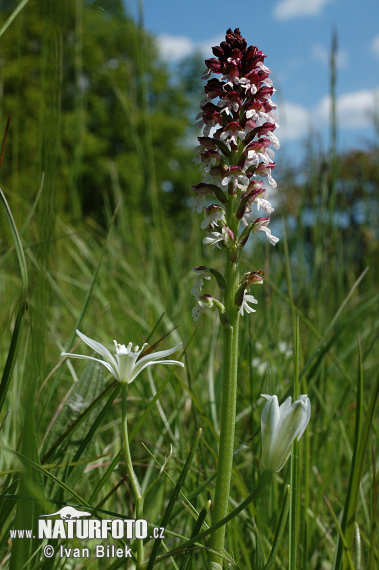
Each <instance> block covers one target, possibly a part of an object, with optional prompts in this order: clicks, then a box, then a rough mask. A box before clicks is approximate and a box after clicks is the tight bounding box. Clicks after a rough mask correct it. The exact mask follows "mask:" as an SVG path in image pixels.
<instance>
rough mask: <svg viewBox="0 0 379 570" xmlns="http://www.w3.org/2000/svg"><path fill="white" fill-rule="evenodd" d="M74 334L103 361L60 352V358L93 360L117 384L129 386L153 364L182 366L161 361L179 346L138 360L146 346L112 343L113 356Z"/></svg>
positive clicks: (102, 346) (78, 333) (104, 348)
mask: <svg viewBox="0 0 379 570" xmlns="http://www.w3.org/2000/svg"><path fill="white" fill-rule="evenodd" d="M76 334H77V335H78V336H79V338H81V340H82V341H83V342H85V343H86V344H87V345H88V346H89V347H90V348H92V350H94V351H95V352H97V353H98V354H100V355H101V356H102V357H103V358H104V360H100V359H99V358H94V357H93V356H87V355H84V354H72V353H70V352H62V353H61V356H68V357H69V358H80V359H84V360H94V361H96V362H99V363H100V364H102V365H103V366H105V367H106V368H107V370H108V371H109V372H110V373H111V374H112V376H114V378H116V380H118V381H119V382H123V383H126V384H130V383H131V382H133V380H135V378H136V377H137V376H138V374H139V373H140V372H141V371H142V370H143V369H144V368H146V367H147V366H151V365H153V364H177V365H178V366H182V367H183V366H184V364H183V362H179V361H178V360H161V359H162V358H165V357H166V356H168V355H169V354H172V353H173V352H175V351H176V350H177V349H178V348H179V346H180V344H178V345H177V346H175V347H174V348H169V349H168V350H161V351H159V352H153V353H151V354H147V355H146V356H143V357H142V358H140V355H141V353H142V352H143V351H144V349H145V347H146V346H147V344H146V343H145V344H144V345H143V346H142V347H141V348H139V347H138V346H136V347H135V348H134V350H133V345H132V343H131V342H130V343H129V344H128V346H125V344H119V343H117V342H116V341H113V342H114V344H115V347H116V354H115V355H114V356H113V355H112V354H111V353H110V352H109V350H108V349H107V348H106V347H105V346H104V345H102V344H100V343H99V342H96V341H95V340H92V339H91V338H89V337H88V336H86V335H85V334H83V333H81V332H80V331H79V330H77V331H76Z"/></svg>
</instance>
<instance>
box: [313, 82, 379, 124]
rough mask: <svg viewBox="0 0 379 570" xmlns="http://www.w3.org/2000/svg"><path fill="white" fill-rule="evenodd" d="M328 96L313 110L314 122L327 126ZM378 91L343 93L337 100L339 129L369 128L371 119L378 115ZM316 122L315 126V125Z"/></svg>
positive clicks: (329, 101) (328, 119) (329, 102)
mask: <svg viewBox="0 0 379 570" xmlns="http://www.w3.org/2000/svg"><path fill="white" fill-rule="evenodd" d="M330 106H331V100H330V96H326V97H323V99H321V101H320V103H319V104H318V105H317V107H316V108H315V109H314V113H312V114H314V117H315V120H316V121H317V122H318V123H319V124H320V123H321V124H324V125H327V124H329V121H330ZM378 108H379V90H375V89H372V90H369V89H366V90H363V89H362V90H361V91H354V92H352V93H345V94H344V95H341V96H340V97H338V98H337V121H338V127H339V128H341V129H344V128H345V129H358V128H365V127H370V126H372V124H373V117H374V114H375V113H378ZM317 122H316V124H317Z"/></svg>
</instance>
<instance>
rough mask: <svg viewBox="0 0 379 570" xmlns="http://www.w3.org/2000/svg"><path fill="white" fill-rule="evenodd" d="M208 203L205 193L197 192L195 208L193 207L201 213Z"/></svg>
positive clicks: (194, 202) (194, 200) (194, 201)
mask: <svg viewBox="0 0 379 570" xmlns="http://www.w3.org/2000/svg"><path fill="white" fill-rule="evenodd" d="M206 203H207V200H206V198H205V196H204V194H197V195H196V196H195V197H194V199H193V208H192V209H193V211H194V212H197V213H198V214H201V212H202V211H203V209H204V208H205V205H206Z"/></svg>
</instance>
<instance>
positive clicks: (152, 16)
mask: <svg viewBox="0 0 379 570" xmlns="http://www.w3.org/2000/svg"><path fill="white" fill-rule="evenodd" d="M126 4H127V6H128V5H129V8H130V9H134V10H135V6H134V7H133V6H131V4H132V0H129V1H128V2H126ZM143 6H144V25H145V28H146V29H147V30H148V31H150V32H152V33H153V34H154V35H155V36H156V37H157V39H158V45H159V47H160V51H161V55H162V57H164V58H166V59H169V60H179V59H180V57H183V56H187V55H189V54H190V53H191V52H193V51H195V50H201V52H202V53H203V54H204V57H212V53H211V50H210V48H211V46H212V45H216V44H218V43H219V42H220V41H221V40H222V39H223V37H224V35H225V31H226V30H227V28H229V27H231V28H233V29H234V28H236V27H239V28H240V30H241V33H242V35H243V36H244V37H245V38H246V40H247V42H248V44H249V45H250V44H254V45H257V46H258V48H259V49H261V50H262V51H263V52H264V53H265V54H266V55H267V59H266V65H267V66H268V67H269V68H270V69H271V71H272V75H271V77H272V79H273V81H274V86H275V87H276V89H277V93H276V94H275V96H274V98H273V99H274V100H275V101H276V103H277V105H278V115H279V120H280V125H281V128H280V130H279V131H278V137H279V138H280V140H281V143H282V146H284V147H287V148H288V149H291V152H297V151H299V152H301V148H302V146H303V141H304V138H305V137H306V136H307V134H308V133H309V131H310V128H311V126H312V127H313V128H314V129H316V131H317V132H318V133H320V134H321V136H322V138H323V141H324V145H325V147H326V146H327V144H328V136H329V135H328V133H329V128H328V124H329V123H328V120H329V108H330V106H329V99H328V96H329V62H328V58H329V52H330V46H331V36H332V31H333V30H334V29H335V30H336V32H337V35H338V58H337V73H338V76H337V98H338V107H337V108H338V118H339V137H338V146H339V148H340V149H346V148H349V147H358V148H362V147H364V145H367V141H373V140H375V132H374V128H373V126H372V124H373V121H372V119H371V117H370V115H371V116H372V113H373V112H374V110H376V113H377V114H378V115H379V2H378V0H361V1H360V2H359V3H358V2H357V1H356V0H355V1H354V0H266V1H264V2H257V1H254V0H238V1H235V2H232V1H230V0H229V1H228V0H218V1H217V2H216V1H214V0H207V1H205V0H189V1H187V2H186V1H184V2H183V1H180V0H144V2H143ZM199 101H200V94H199Z"/></svg>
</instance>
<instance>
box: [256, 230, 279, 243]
mask: <svg viewBox="0 0 379 570" xmlns="http://www.w3.org/2000/svg"><path fill="white" fill-rule="evenodd" d="M259 231H261V232H264V233H265V234H266V238H267V240H268V242H269V243H271V245H276V244H277V243H278V241H279V238H278V237H276V236H273V235H272V233H271V230H270V228H268V227H267V226H262V227H261V229H260V230H259Z"/></svg>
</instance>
